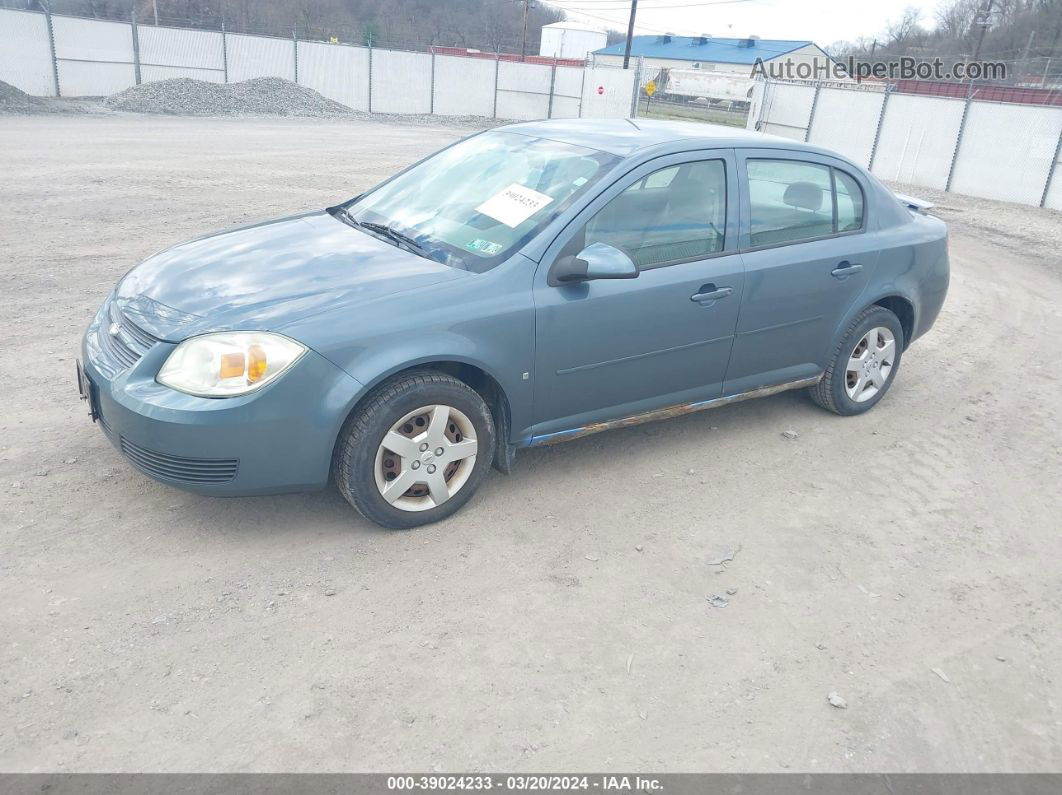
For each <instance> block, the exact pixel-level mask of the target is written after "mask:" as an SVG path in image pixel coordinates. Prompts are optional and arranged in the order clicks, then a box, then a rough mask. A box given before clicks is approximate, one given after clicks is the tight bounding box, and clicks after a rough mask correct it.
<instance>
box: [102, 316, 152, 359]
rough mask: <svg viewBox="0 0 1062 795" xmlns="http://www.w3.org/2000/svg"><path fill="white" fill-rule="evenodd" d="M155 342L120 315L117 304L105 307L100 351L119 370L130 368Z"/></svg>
mask: <svg viewBox="0 0 1062 795" xmlns="http://www.w3.org/2000/svg"><path fill="white" fill-rule="evenodd" d="M156 342H158V340H157V339H155V338H154V337H152V336H151V335H150V334H148V333H147V332H146V331H144V330H143V329H142V328H139V327H138V326H136V325H134V324H133V323H131V322H130V321H129V319H128V318H127V317H126V316H125V315H123V314H122V312H121V310H120V309H118V304H117V302H115V301H111V302H110V304H108V305H107V310H106V312H105V313H104V317H103V319H102V322H101V323H100V327H99V344H100V350H101V351H103V353H104V354H105V355H106V356H107V357H108V358H110V360H111V361H112V362H114V363H115V364H116V365H117V366H118V367H119V369H123V370H124V369H126V368H128V367H132V366H133V365H134V364H136V363H137V362H138V361H139V360H140V357H142V356H143V355H144V354H145V353H147V352H148V351H149V350H151V348H152V346H153V345H154V344H155V343H156Z"/></svg>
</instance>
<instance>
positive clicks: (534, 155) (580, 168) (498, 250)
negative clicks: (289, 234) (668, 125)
mask: <svg viewBox="0 0 1062 795" xmlns="http://www.w3.org/2000/svg"><path fill="white" fill-rule="evenodd" d="M618 159H619V158H618V157H617V156H616V155H612V154H608V153H606V152H600V151H597V150H595V149H588V148H585V147H581V146H575V145H573V144H567V143H562V142H559V141H551V140H547V139H543V138H534V137H531V136H527V135H520V134H518V133H512V132H500V131H494V132H488V133H483V134H481V135H477V136H474V137H472V138H469V139H467V140H465V141H462V142H460V143H458V144H455V145H454V146H451V147H450V148H449V149H444V150H443V151H441V152H439V153H438V154H437V155H434V156H433V157H431V158H429V159H427V160H425V161H424V162H422V163H420V164H418V165H416V166H414V167H413V168H411V169H410V170H409V171H406V172H405V173H404V174H400V175H399V176H398V177H395V178H394V179H393V180H391V181H390V182H387V183H385V184H383V185H381V186H379V187H378V188H375V189H373V190H372V191H370V192H369V193H366V194H365V195H364V196H361V197H360V198H359V199H357V200H356V201H354V202H352V203H350V204H349V205H347V206H346V207H345V208H344V210H345V213H346V216H347V217H348V218H349V219H350V220H351V221H352V222H353V223H354V224H364V225H365V227H364V228H365V229H366V230H371V231H373V232H374V233H382V234H385V235H387V234H390V232H389V231H388V230H393V231H394V232H396V233H398V234H399V235H401V236H402V237H404V238H405V239H406V240H409V241H412V242H413V243H414V244H415V246H416V250H417V252H418V253H420V254H421V255H422V256H426V257H429V258H431V259H435V260H438V261H439V262H443V263H445V264H447V265H451V266H453V267H458V268H464V269H466V270H471V271H475V272H481V271H485V270H487V269H489V268H491V267H493V266H494V265H497V264H498V263H499V262H501V261H502V260H504V259H505V258H506V257H507V256H509V255H510V254H512V253H513V252H514V251H515V250H516V249H517V248H519V246H520V245H522V244H523V243H525V242H526V241H527V240H529V239H530V238H531V237H532V236H533V235H534V234H535V233H537V232H538V231H539V230H541V229H542V227H544V226H545V225H546V224H548V223H549V222H550V221H551V220H553V219H554V218H555V217H556V216H557V214H558V213H560V212H562V211H563V210H564V209H565V208H567V207H568V206H569V205H570V204H571V203H572V202H573V201H574V200H575V199H576V197H578V196H579V195H580V194H582V193H584V192H585V191H587V190H588V189H590V187H591V186H593V185H594V184H595V183H596V182H597V181H598V180H599V179H600V178H601V177H602V176H604V175H605V173H606V172H607V171H608V170H609V167H610V166H612V165H613V164H614V163H616V162H617V161H618Z"/></svg>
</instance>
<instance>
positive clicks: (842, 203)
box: [833, 168, 863, 232]
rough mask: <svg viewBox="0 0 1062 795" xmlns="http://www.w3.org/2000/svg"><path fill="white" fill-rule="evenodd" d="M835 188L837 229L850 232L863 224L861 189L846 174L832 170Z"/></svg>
mask: <svg viewBox="0 0 1062 795" xmlns="http://www.w3.org/2000/svg"><path fill="white" fill-rule="evenodd" d="M833 178H834V186H835V187H836V189H837V231H838V232H851V231H852V230H854V229H860V228H862V226H863V189H862V188H861V187H859V183H858V182H856V181H855V180H854V179H852V177H850V176H849V175H848V174H845V173H844V172H843V171H838V170H837V169H836V168H835V169H834V170H833Z"/></svg>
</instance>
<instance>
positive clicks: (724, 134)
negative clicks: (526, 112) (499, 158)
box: [498, 119, 833, 156]
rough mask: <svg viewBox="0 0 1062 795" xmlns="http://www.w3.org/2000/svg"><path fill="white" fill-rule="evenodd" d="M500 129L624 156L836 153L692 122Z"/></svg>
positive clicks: (572, 122) (562, 122) (564, 122)
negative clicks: (680, 149) (684, 150)
mask: <svg viewBox="0 0 1062 795" xmlns="http://www.w3.org/2000/svg"><path fill="white" fill-rule="evenodd" d="M498 129H499V130H505V131H509V132H517V133H523V134H524V135H533V136H535V137H536V138H548V139H550V140H554V141H562V142H564V143H570V144H574V145H576V146H585V147H587V148H588V149H597V150H600V151H603V152H610V153H612V154H616V155H623V156H628V155H631V154H633V153H634V152H637V151H638V150H640V149H646V148H648V147H650V146H657V145H660V144H667V143H677V142H680V141H681V142H684V143H695V144H702V145H703V146H704V147H705V148H716V147H719V148H729V147H766V148H770V149H792V150H796V151H800V152H821V153H824V154H833V153H832V152H829V151H828V150H825V149H820V148H819V147H817V146H809V145H808V144H805V143H803V142H802V141H794V140H791V139H789V138H782V137H780V136H777V135H768V134H766V133H761V132H755V131H753V130H746V129H743V128H740V127H728V126H725V125H721V124H706V123H702V122H689V121H661V120H657V119H553V120H550V121H532V122H522V123H519V124H510V125H507V126H505V127H500V128H498Z"/></svg>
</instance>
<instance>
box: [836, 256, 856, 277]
mask: <svg viewBox="0 0 1062 795" xmlns="http://www.w3.org/2000/svg"><path fill="white" fill-rule="evenodd" d="M861 270H863V266H862V265H860V264H859V263H858V262H849V261H848V260H846V259H843V260H841V261H840V262H838V263H837V267H836V268H834V269H833V270H832V271H830V275H831V276H836V277H837V278H838V279H843V278H845V277H846V276H851V275H852V274H853V273H859V272H860V271H861Z"/></svg>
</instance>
